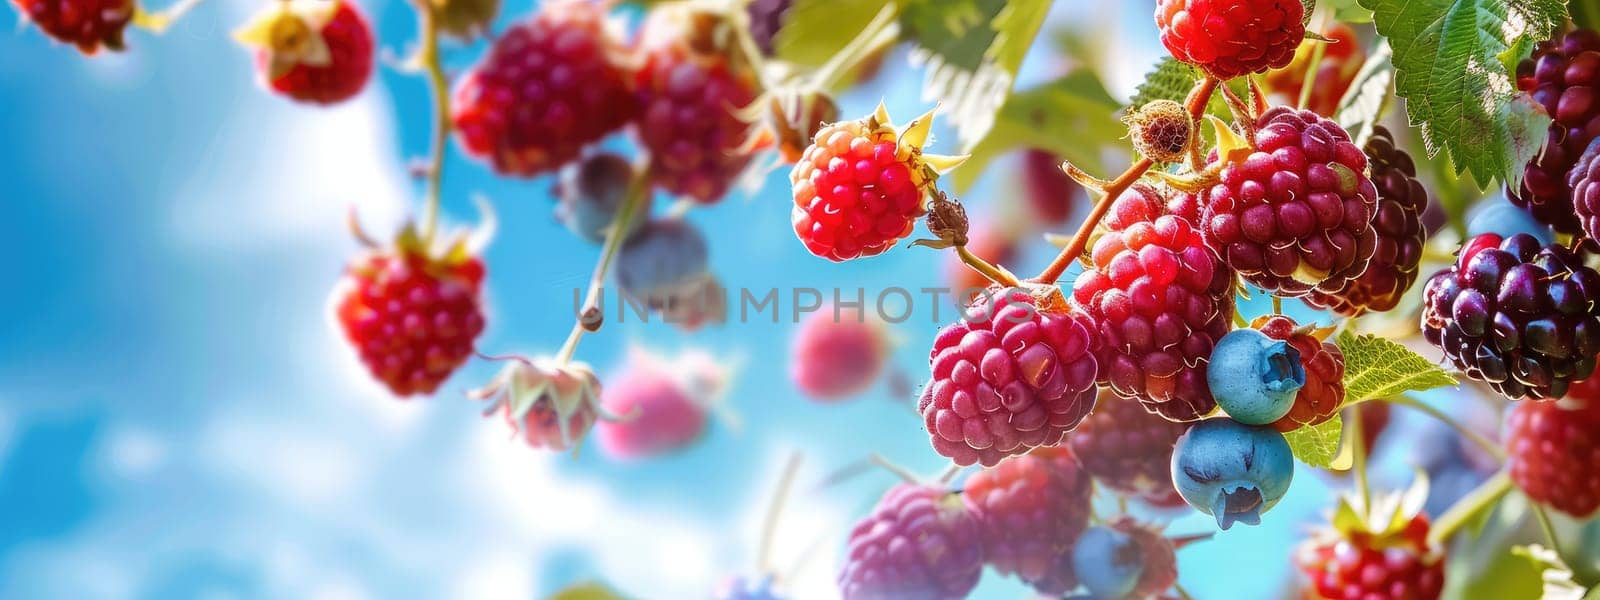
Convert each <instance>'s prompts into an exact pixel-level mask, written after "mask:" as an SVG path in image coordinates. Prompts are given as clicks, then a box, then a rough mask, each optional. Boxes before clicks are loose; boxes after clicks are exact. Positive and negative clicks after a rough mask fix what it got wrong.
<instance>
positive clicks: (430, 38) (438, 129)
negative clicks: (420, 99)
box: [417, 0, 450, 240]
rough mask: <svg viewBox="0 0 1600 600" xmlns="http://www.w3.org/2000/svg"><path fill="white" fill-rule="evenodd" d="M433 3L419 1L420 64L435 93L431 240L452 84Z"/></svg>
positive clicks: (426, 211) (426, 212)
mask: <svg viewBox="0 0 1600 600" xmlns="http://www.w3.org/2000/svg"><path fill="white" fill-rule="evenodd" d="M437 10H438V9H437V8H435V6H434V4H433V3H432V2H428V1H427V0H417V18H418V20H419V24H418V27H419V28H420V29H421V30H422V45H421V47H420V48H418V49H417V63H418V64H419V65H420V66H421V67H422V69H423V72H424V73H425V74H426V75H427V77H428V88H429V90H430V91H431V92H432V94H433V111H434V115H433V118H434V123H433V147H432V149H431V150H430V153H431V154H430V156H429V166H428V191H427V198H426V200H425V202H426V204H425V205H424V207H423V211H422V235H423V239H424V240H432V239H433V234H434V231H435V230H436V229H437V228H438V226H439V196H440V194H441V189H442V187H443V186H442V182H443V181H444V154H445V148H446V147H445V144H447V143H449V137H450V83H449V82H448V81H447V80H446V79H445V75H444V65H443V64H442V63H441V62H440V60H439V23H438V19H439V15H438V13H437Z"/></svg>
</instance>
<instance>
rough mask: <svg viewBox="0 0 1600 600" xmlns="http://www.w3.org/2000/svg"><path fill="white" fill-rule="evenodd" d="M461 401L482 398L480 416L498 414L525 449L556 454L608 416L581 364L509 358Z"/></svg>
mask: <svg viewBox="0 0 1600 600" xmlns="http://www.w3.org/2000/svg"><path fill="white" fill-rule="evenodd" d="M467 397H469V398H473V399H475V400H488V401H489V407H488V408H487V409H485V410H484V413H483V414H484V416H489V415H492V414H494V413H496V412H499V413H501V415H502V416H503V418H504V419H505V421H506V423H507V424H509V425H510V426H511V430H512V431H513V432H516V433H517V434H519V435H521V436H522V438H523V440H524V441H526V442H527V443H528V445H529V446H531V447H533V448H536V449H549V450H553V451H557V452H560V451H565V450H569V449H571V448H573V447H575V446H576V445H577V444H578V442H579V441H581V440H582V439H583V436H584V435H586V434H588V433H589V429H590V428H591V427H593V426H594V423H595V419H597V418H599V417H601V416H605V417H607V418H611V417H613V415H609V414H606V413H605V411H604V409H602V408H600V380H599V379H598V378H596V377H595V376H594V370H593V369H590V368H589V365H587V364H584V363H581V362H573V361H565V362H562V361H555V360H549V359H543V358H539V359H532V360H529V359H524V358H514V359H512V360H510V361H508V362H507V363H506V366H505V367H504V368H502V369H501V370H500V373H499V374H497V375H495V377H494V379H492V380H490V381H489V384H488V385H485V386H483V387H481V388H478V389H476V390H473V391H471V392H468V393H467Z"/></svg>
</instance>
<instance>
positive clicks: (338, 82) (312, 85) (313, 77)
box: [235, 0, 373, 104]
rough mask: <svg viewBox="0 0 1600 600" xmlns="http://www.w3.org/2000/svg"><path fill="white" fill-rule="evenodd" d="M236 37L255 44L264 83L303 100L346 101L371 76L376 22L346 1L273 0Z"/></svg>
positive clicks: (294, 98)
mask: <svg viewBox="0 0 1600 600" xmlns="http://www.w3.org/2000/svg"><path fill="white" fill-rule="evenodd" d="M235 37H237V38H238V39H239V41H240V42H242V43H244V44H245V45H248V46H252V47H255V48H257V52H256V70H257V71H260V72H261V75H262V79H263V80H264V81H265V82H266V85H267V86H268V87H270V88H272V89H273V91H276V92H278V93H280V94H283V95H285V96H288V97H289V98H291V99H293V100H296V101H299V102H310V103H314V104H335V103H338V102H343V101H345V100H348V99H350V98H351V97H352V96H355V95H356V93H358V92H360V91H361V89H362V88H364V87H366V85H367V79H369V78H371V76H372V46H373V41H372V26H371V25H368V24H367V18H366V17H365V16H363V15H362V14H361V11H359V10H357V9H356V6H355V4H353V3H351V2H349V1H348V0H336V1H334V2H324V1H321V0H289V1H286V2H274V3H273V4H272V6H270V7H268V8H266V9H265V10H263V11H261V13H259V14H258V15H257V16H256V17H255V18H254V19H252V20H251V22H250V23H249V24H247V25H245V27H244V28H243V29H241V30H239V32H238V33H236V34H235Z"/></svg>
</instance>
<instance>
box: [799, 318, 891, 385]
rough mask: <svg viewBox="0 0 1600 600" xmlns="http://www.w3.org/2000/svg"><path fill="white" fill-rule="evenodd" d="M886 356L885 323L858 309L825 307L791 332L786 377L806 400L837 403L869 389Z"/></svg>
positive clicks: (887, 350)
mask: <svg viewBox="0 0 1600 600" xmlns="http://www.w3.org/2000/svg"><path fill="white" fill-rule="evenodd" d="M888 353H889V335H888V332H887V331H886V330H885V329H884V326H883V323H881V322H879V321H878V320H876V319H873V318H871V317H869V316H867V315H866V313H865V312H863V311H861V310H859V309H846V308H843V307H837V308H836V307H834V306H832V305H828V306H823V307H822V308H821V309H819V310H818V311H817V312H815V313H812V314H811V315H810V316H809V317H806V319H805V321H803V322H801V323H800V327H799V328H798V329H797V330H796V331H795V336H794V345H793V347H792V349H791V350H790V359H789V360H790V365H789V376H790V378H791V379H793V380H794V383H795V387H798V388H800V391H801V392H802V393H804V394H805V395H806V397H808V398H811V399H813V400H816V401H819V402H836V401H839V400H844V399H847V398H849V397H851V396H855V395H857V394H860V393H861V392H863V391H866V389H867V388H869V387H871V386H872V383H873V382H874V381H877V379H878V375H879V374H880V373H882V372H883V365H884V362H885V360H886V359H887V357H888Z"/></svg>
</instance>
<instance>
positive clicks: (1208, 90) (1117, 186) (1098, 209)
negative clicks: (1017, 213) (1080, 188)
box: [1037, 77, 1217, 285]
mask: <svg viewBox="0 0 1600 600" xmlns="http://www.w3.org/2000/svg"><path fill="white" fill-rule="evenodd" d="M1216 89H1217V80H1216V79H1215V78H1212V77H1207V78H1205V79H1202V80H1200V81H1197V82H1195V84H1194V88H1193V89H1191V90H1190V91H1189V100H1188V105H1187V107H1186V108H1188V110H1189V116H1190V117H1192V118H1194V119H1199V118H1200V115H1201V114H1203V113H1204V112H1205V110H1206V103H1207V102H1210V101H1211V94H1212V92H1214V91H1216ZM1194 137H1196V138H1198V137H1199V136H1194ZM1154 164H1155V163H1154V162H1153V161H1151V160H1150V159H1148V158H1143V159H1140V160H1139V162H1136V163H1133V166H1130V167H1128V170H1127V171H1123V172H1122V175H1119V176H1117V178H1116V179H1114V180H1112V181H1111V183H1110V184H1109V185H1107V186H1106V187H1105V189H1104V190H1101V191H1103V192H1104V193H1105V195H1104V196H1102V197H1101V198H1100V200H1099V201H1097V202H1095V204H1094V209H1093V210H1090V211H1089V216H1088V218H1086V219H1084V221H1083V224H1082V225H1079V226H1078V232H1077V233H1074V234H1072V241H1070V242H1068V243H1067V245H1066V247H1063V248H1062V249H1061V253H1060V254H1057V255H1056V258H1055V260H1053V261H1050V266H1048V267H1045V269H1044V271H1043V272H1041V273H1039V277H1037V280H1038V281H1039V282H1040V283H1043V284H1046V285H1050V284H1054V283H1055V282H1056V280H1057V279H1060V278H1061V275H1062V274H1063V273H1066V272H1067V267H1070V266H1072V261H1074V260H1077V259H1078V256H1079V255H1081V254H1083V248H1084V246H1086V245H1088V243H1089V235H1090V234H1092V233H1094V228H1095V227H1096V226H1098V225H1100V219H1102V218H1104V217H1105V216H1106V212H1107V211H1109V210H1111V204H1112V203H1113V202H1116V201H1117V198H1118V197H1119V196H1121V195H1122V193H1123V192H1125V191H1128V188H1129V187H1132V186H1133V184H1134V182H1136V181H1138V180H1139V178H1140V177H1143V176H1144V174H1145V172H1146V171H1149V170H1150V167H1151V166H1153V165H1154Z"/></svg>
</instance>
